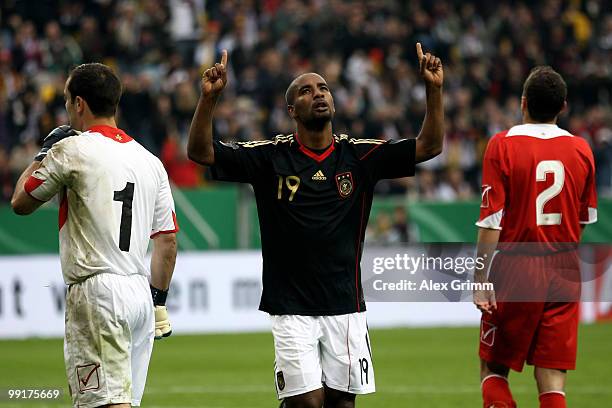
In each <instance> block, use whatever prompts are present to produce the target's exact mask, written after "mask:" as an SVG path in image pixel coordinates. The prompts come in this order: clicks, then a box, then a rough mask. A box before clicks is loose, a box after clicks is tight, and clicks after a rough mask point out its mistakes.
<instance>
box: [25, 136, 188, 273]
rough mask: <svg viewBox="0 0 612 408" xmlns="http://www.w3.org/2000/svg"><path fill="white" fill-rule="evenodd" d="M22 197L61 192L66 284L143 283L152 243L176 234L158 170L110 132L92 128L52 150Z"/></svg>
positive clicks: (127, 140)
mask: <svg viewBox="0 0 612 408" xmlns="http://www.w3.org/2000/svg"><path fill="white" fill-rule="evenodd" d="M26 191H28V193H29V194H30V195H32V196H33V197H34V198H36V199H39V200H42V201H47V200H49V199H50V198H52V197H53V196H54V195H55V194H56V193H59V198H60V210H59V230H60V232H59V236H60V256H61V262H62V271H63V274H64V280H65V281H66V283H67V284H72V283H77V282H80V281H83V280H85V279H87V278H88V277H89V276H92V275H95V274H98V273H114V274H120V275H133V274H140V275H145V276H146V275H148V268H147V267H146V266H145V264H144V258H145V254H146V251H147V247H148V243H149V239H150V237H152V236H154V235H156V234H160V233H164V232H168V233H169V232H176V231H177V230H178V226H177V224H176V217H175V215H174V202H173V200H172V195H171V191H170V186H169V183H168V176H167V174H166V171H165V169H164V167H163V165H162V164H161V162H160V161H159V159H158V158H157V157H155V156H154V155H152V154H151V153H150V152H148V151H147V150H146V149H145V148H144V147H142V146H141V145H140V144H139V143H138V142H136V141H135V140H133V139H132V138H131V137H130V136H128V135H127V134H126V133H125V132H124V131H122V130H121V129H117V128H114V127H110V126H94V127H92V128H90V129H88V130H87V131H85V132H83V133H82V134H80V135H78V136H72V137H68V138H65V139H63V140H61V141H60V142H57V143H55V144H54V145H53V146H52V148H51V149H50V150H49V152H48V154H47V156H46V158H45V159H44V160H43V161H42V163H41V167H40V168H39V169H38V170H37V171H36V172H35V173H34V174H33V175H32V176H31V178H30V180H28V182H27V183H26Z"/></svg>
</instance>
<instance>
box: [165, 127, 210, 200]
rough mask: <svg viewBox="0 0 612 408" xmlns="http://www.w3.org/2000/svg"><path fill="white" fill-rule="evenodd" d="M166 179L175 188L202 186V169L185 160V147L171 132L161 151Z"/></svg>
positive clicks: (174, 132) (174, 133)
mask: <svg viewBox="0 0 612 408" xmlns="http://www.w3.org/2000/svg"><path fill="white" fill-rule="evenodd" d="M161 161H162V163H163V164H164V167H165V168H166V171H167V172H168V178H169V179H170V180H171V181H172V182H173V183H174V184H175V185H176V186H177V187H185V188H194V187H198V186H200V185H201V184H202V167H200V166H199V165H197V164H196V163H194V162H192V161H191V160H189V159H188V158H187V146H186V145H185V144H184V143H183V142H182V141H181V139H180V138H179V136H178V134H177V133H176V131H171V132H170V134H169V135H168V138H167V139H166V141H165V142H164V145H163V147H162V151H161Z"/></svg>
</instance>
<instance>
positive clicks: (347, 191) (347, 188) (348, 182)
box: [336, 171, 353, 198]
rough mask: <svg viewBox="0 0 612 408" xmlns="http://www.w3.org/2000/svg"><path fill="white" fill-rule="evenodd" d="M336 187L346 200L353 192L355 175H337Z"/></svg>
mask: <svg viewBox="0 0 612 408" xmlns="http://www.w3.org/2000/svg"><path fill="white" fill-rule="evenodd" d="M336 185H337V186H338V193H340V197H342V198H346V197H348V196H350V195H351V193H352V192H353V175H352V174H351V172H350V171H347V172H346V173H340V174H336Z"/></svg>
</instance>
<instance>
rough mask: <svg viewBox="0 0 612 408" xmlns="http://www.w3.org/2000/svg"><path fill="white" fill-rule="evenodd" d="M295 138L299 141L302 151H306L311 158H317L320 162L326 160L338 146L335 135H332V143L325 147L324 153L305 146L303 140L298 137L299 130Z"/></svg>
mask: <svg viewBox="0 0 612 408" xmlns="http://www.w3.org/2000/svg"><path fill="white" fill-rule="evenodd" d="M295 140H296V141H297V143H298V146H299V149H300V151H301V152H302V153H304V154H305V155H306V156H308V157H310V158H311V159H313V160H316V161H317V162H319V163H320V162H322V161H323V160H325V159H326V158H327V156H329V155H330V154H331V152H333V151H334V149H335V148H336V138H335V137H332V142H331V144H330V145H329V147H328V148H327V149H325V151H324V152H323V153H315V152H313V151H312V150H310V149H309V148H308V147H306V146H304V145H303V144H302V142H300V138H299V137H298V134H297V132H296V134H295Z"/></svg>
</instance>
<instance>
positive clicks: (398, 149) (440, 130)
mask: <svg viewBox="0 0 612 408" xmlns="http://www.w3.org/2000/svg"><path fill="white" fill-rule="evenodd" d="M416 48H417V56H418V60H419V68H420V74H421V77H422V78H423V80H424V82H425V86H426V91H427V112H426V114H425V119H424V121H423V126H422V129H421V132H420V134H419V136H418V137H417V138H416V139H404V140H397V141H383V140H378V139H360V138H353V137H350V136H347V135H335V134H334V133H333V131H332V119H333V117H334V112H335V108H334V99H333V97H332V94H331V91H330V89H329V87H328V85H327V83H326V82H325V80H324V79H323V78H322V77H321V76H320V75H318V74H315V73H308V74H303V75H300V76H298V77H297V78H296V79H295V80H294V81H293V82H292V83H291V84H290V85H289V87H288V89H287V93H286V100H287V111H288V113H289V115H290V116H291V118H293V120H294V121H295V124H296V132H295V133H294V134H292V135H286V136H283V135H279V136H276V137H274V138H273V139H271V140H265V141H253V142H243V143H224V142H220V141H213V137H212V120H213V113H214V109H215V104H216V102H217V100H218V98H219V96H220V95H221V93H222V91H223V89H224V87H225V85H226V83H227V75H226V72H227V51H223V54H222V58H221V63H217V64H215V66H214V67H212V68H210V69H208V70H206V72H204V75H203V77H202V84H201V88H202V94H201V97H200V100H199V102H198V106H197V108H196V112H195V114H194V117H193V121H192V123H191V129H190V131H189V144H188V154H189V157H190V158H191V160H193V161H195V162H197V163H200V164H204V165H209V166H211V171H212V175H213V177H214V178H215V179H217V180H224V181H236V182H243V183H250V184H251V185H252V186H253V188H254V191H255V198H256V201H257V211H258V215H259V222H260V229H261V242H262V255H263V294H262V298H261V304H260V310H262V311H264V312H267V313H269V314H270V317H271V321H272V332H273V336H274V347H275V363H276V364H275V382H276V388H277V392H278V397H279V399H284V402H283V405H284V406H286V407H288V408H293V407H308V408H311V407H312V408H321V407H322V406H323V405H325V407H326V408H330V407H331V408H333V407H353V406H354V405H355V395H356V394H366V393H371V392H374V388H375V387H374V371H373V367H372V358H371V350H370V341H369V337H368V331H367V325H366V319H365V302H364V299H363V291H362V288H361V279H360V278H361V271H360V266H359V261H360V258H361V253H362V251H363V239H364V232H365V228H366V225H367V222H368V216H369V213H370V208H371V204H372V198H373V190H374V185H375V184H376V182H377V181H378V180H380V179H385V178H395V177H406V176H413V175H414V172H415V164H416V163H419V162H422V161H425V160H429V159H431V158H432V157H435V156H436V155H438V154H439V153H440V152H441V150H442V141H443V134H444V109H443V104H442V79H443V71H442V63H441V62H440V59H439V58H436V57H435V56H433V55H431V54H429V53H426V54H423V51H422V49H421V44H418V43H417V45H416ZM359 136H361V135H359Z"/></svg>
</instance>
